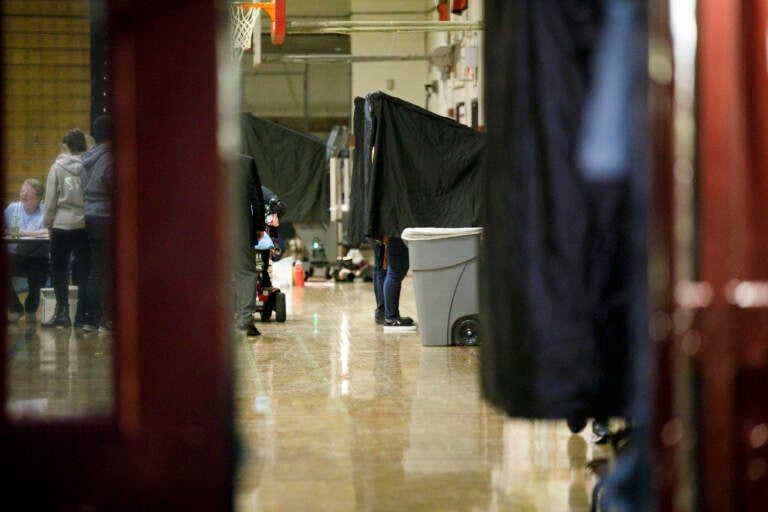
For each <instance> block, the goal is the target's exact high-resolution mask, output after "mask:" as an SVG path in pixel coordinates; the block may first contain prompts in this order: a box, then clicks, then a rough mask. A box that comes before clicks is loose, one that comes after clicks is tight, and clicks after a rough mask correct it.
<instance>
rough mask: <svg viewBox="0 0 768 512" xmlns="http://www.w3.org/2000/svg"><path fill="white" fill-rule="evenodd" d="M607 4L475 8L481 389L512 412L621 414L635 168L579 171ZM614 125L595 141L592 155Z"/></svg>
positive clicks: (554, 1) (558, 1)
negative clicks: (480, 98)
mask: <svg viewBox="0 0 768 512" xmlns="http://www.w3.org/2000/svg"><path fill="white" fill-rule="evenodd" d="M620 3H622V2H616V4H620ZM623 3H624V4H627V3H629V4H631V3H633V2H631V1H630V2H623ZM609 4H610V2H603V1H595V0H592V1H589V0H564V1H563V0H519V1H514V2H507V1H504V0H486V3H485V5H486V9H485V17H486V45H485V51H486V55H485V58H486V69H488V70H492V72H488V73H487V75H486V77H487V78H486V80H487V81H486V87H487V88H486V101H487V108H486V122H487V134H488V146H487V153H486V162H487V166H486V172H487V178H488V179H487V181H486V182H485V184H484V190H483V193H482V197H483V206H484V209H483V225H484V227H485V231H484V237H483V248H482V251H481V259H482V261H483V263H482V265H481V268H482V271H481V278H480V282H481V290H480V296H481V316H482V318H483V322H482V324H483V329H484V332H483V346H482V349H481V350H482V385H483V392H484V395H485V396H486V398H487V399H488V400H489V401H491V402H492V403H494V404H495V405H498V406H499V407H501V408H502V409H503V410H504V411H506V412H507V413H508V414H509V415H511V416H516V417H528V418H567V417H587V418H589V417H596V416H624V417H626V416H627V414H626V413H627V412H628V403H629V390H630V384H631V382H630V381H631V378H632V374H631V370H632V368H631V366H630V364H629V363H630V360H631V354H632V350H633V347H632V346H631V338H632V335H631V329H630V325H629V322H630V300H631V298H632V297H631V287H632V284H633V282H635V281H634V280H635V278H636V277H637V276H638V271H637V270H638V268H639V267H638V260H637V254H638V253H637V251H634V250H633V249H632V247H633V246H632V243H633V241H632V240H631V238H630V234H631V233H632V232H633V229H634V227H635V226H633V225H632V222H633V217H632V215H631V211H630V210H631V208H630V207H631V205H632V201H631V199H632V185H631V183H630V181H631V180H630V178H629V176H630V175H631V172H632V171H631V169H629V167H631V165H632V164H628V163H627V161H624V162H619V163H616V164H612V165H613V166H614V168H612V169H610V171H611V172H608V173H606V174H605V175H603V176H597V175H589V174H588V173H586V172H585V166H584V165H582V160H581V159H580V154H579V151H580V149H581V144H580V143H581V140H582V138H583V137H584V135H583V130H584V129H585V125H586V121H585V119H586V116H585V112H586V107H587V105H588V100H589V98H590V93H591V91H592V87H593V86H594V85H595V75H596V71H595V68H594V67H593V63H594V61H595V57H596V56H597V53H598V52H597V50H598V47H599V43H600V41H601V37H602V30H603V28H604V27H605V26H606V22H607V18H606V12H605V11H604V6H607V5H609ZM609 49H610V48H609ZM620 60H621V59H617V61H618V66H617V70H611V72H613V73H614V74H613V75H611V74H610V73H609V74H606V75H605V76H606V77H607V78H608V85H609V86H611V85H612V84H611V82H610V81H611V79H612V77H614V76H621V75H616V71H621V66H622V65H623V63H622V62H620ZM614 64H615V63H614ZM623 85H625V84H618V87H614V90H616V89H618V90H621V87H622V86H623ZM609 114H610V112H609ZM621 114H622V113H621V112H615V116H620V115H621ZM615 122H616V126H618V127H620V128H621V127H623V126H627V125H630V124H631V122H630V118H629V117H626V118H623V119H621V118H617V119H616V120H615ZM621 132H622V129H617V130H614V133H609V137H607V138H605V140H602V141H597V143H598V144H597V152H596V154H597V156H598V157H602V156H604V155H607V154H610V152H611V150H613V149H615V147H614V146H615V145H616V144H613V142H614V140H612V138H611V137H613V138H615V139H616V140H618V141H619V142H625V140H624V139H620V138H619V135H620V133H621ZM612 144H613V146H612ZM627 160H629V159H627Z"/></svg>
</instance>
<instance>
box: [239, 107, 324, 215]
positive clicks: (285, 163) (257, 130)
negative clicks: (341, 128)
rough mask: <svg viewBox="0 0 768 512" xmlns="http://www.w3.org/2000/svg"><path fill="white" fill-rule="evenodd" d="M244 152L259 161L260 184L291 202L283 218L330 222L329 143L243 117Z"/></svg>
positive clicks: (253, 116)
mask: <svg viewBox="0 0 768 512" xmlns="http://www.w3.org/2000/svg"><path fill="white" fill-rule="evenodd" d="M240 123H241V130H242V139H243V140H242V144H243V153H244V154H246V155H248V156H250V157H252V158H253V159H254V161H255V162H256V167H257V169H258V171H259V177H260V178H261V183H262V184H263V185H264V186H265V187H267V188H269V189H270V190H272V191H273V192H274V193H275V194H277V195H278V197H280V199H282V200H283V201H285V203H286V204H287V205H288V209H287V211H286V214H285V215H284V216H283V217H281V219H280V220H281V221H284V222H292V223H302V222H307V223H309V222H327V221H328V220H329V218H330V215H329V206H330V197H329V186H328V172H329V171H328V160H327V158H326V144H325V142H324V141H323V140H321V139H319V138H317V137H314V136H313V135H310V134H307V133H303V132H300V131H298V130H294V129H293V128H289V127H287V126H283V125H281V124H279V123H276V122H274V121H269V120H267V119H263V118H260V117H257V116H255V115H253V114H249V113H243V114H241V116H240Z"/></svg>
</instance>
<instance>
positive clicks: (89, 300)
mask: <svg viewBox="0 0 768 512" xmlns="http://www.w3.org/2000/svg"><path fill="white" fill-rule="evenodd" d="M85 229H86V231H87V232H88V245H89V247H90V256H91V269H90V272H89V274H88V289H87V293H86V304H85V311H86V315H87V317H88V323H90V324H94V325H99V324H100V323H106V322H111V321H112V320H113V318H112V316H113V315H112V282H113V275H112V237H111V233H112V231H111V229H112V219H111V218H109V217H86V218H85Z"/></svg>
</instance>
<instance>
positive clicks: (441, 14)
mask: <svg viewBox="0 0 768 512" xmlns="http://www.w3.org/2000/svg"><path fill="white" fill-rule="evenodd" d="M437 17H438V18H437V19H438V20H440V21H448V20H449V19H450V18H451V17H450V15H449V14H448V0H440V3H439V4H437Z"/></svg>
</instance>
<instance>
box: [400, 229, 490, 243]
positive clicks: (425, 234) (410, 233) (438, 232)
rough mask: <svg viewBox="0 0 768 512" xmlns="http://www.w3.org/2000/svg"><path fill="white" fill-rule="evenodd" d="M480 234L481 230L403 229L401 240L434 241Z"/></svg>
mask: <svg viewBox="0 0 768 512" xmlns="http://www.w3.org/2000/svg"><path fill="white" fill-rule="evenodd" d="M482 232H483V228H405V229H404V230H403V233H402V235H401V238H402V239H403V240H406V241H408V240H434V239H438V238H455V237H459V236H471V235H479V234H481V233H482Z"/></svg>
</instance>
